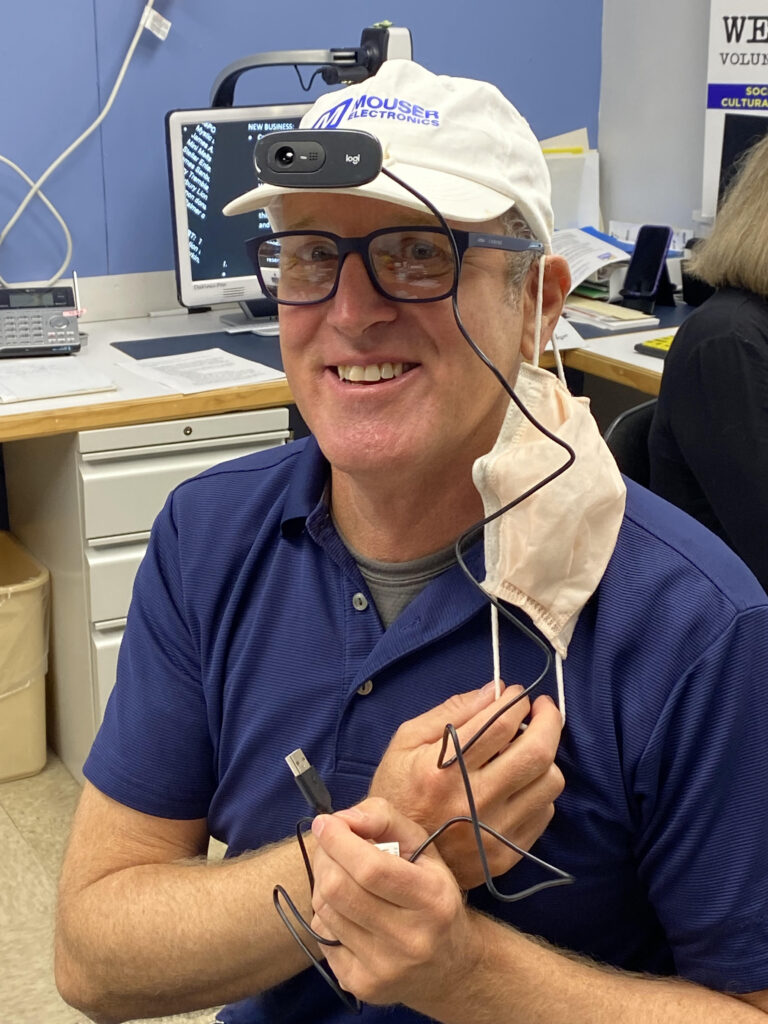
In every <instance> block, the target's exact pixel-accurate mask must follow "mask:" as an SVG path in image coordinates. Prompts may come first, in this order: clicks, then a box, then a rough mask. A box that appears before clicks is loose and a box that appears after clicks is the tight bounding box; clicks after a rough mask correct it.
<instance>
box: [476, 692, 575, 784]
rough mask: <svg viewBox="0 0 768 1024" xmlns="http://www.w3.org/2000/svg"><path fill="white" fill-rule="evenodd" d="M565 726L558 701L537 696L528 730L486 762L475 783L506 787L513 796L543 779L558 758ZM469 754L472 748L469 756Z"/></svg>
mask: <svg viewBox="0 0 768 1024" xmlns="http://www.w3.org/2000/svg"><path fill="white" fill-rule="evenodd" d="M509 713H510V712H507V714H509ZM562 727H563V726H562V719H561V717H560V712H559V711H558V709H557V707H556V705H555V704H554V702H553V701H552V700H551V699H550V698H549V697H539V698H537V700H535V701H534V703H533V707H532V708H531V717H530V720H529V722H528V727H527V728H526V730H525V732H523V733H521V734H520V735H519V736H518V737H517V738H516V739H515V741H514V742H513V743H510V744H508V745H507V746H506V747H505V749H504V750H503V751H502V752H501V753H500V754H499V756H498V757H497V758H495V759H494V760H492V761H489V762H488V763H487V764H485V766H484V767H483V769H482V771H481V772H480V774H479V777H476V779H475V781H474V786H475V787H477V786H478V784H481V785H482V786H483V789H486V788H490V789H492V790H493V789H496V788H499V789H503V788H504V787H506V788H507V789H508V791H509V793H510V795H512V794H513V793H515V792H517V791H518V790H520V789H523V788H524V787H525V786H527V785H529V784H530V783H531V782H533V781H535V780H536V779H537V778H540V777H541V776H542V775H544V774H545V773H546V772H547V771H548V770H549V769H550V768H551V766H552V764H553V762H554V760H555V755H556V754H557V748H558V745H559V743H560V733H561V731H562ZM469 753H471V751H470V752H468V755H467V757H469ZM481 780H482V782H481ZM476 795H477V796H478V797H480V796H481V794H480V793H478V794H476Z"/></svg>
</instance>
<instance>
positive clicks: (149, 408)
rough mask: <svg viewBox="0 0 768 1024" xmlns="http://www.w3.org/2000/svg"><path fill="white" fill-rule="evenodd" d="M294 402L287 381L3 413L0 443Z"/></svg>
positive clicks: (0, 422) (0, 420)
mask: <svg viewBox="0 0 768 1024" xmlns="http://www.w3.org/2000/svg"><path fill="white" fill-rule="evenodd" d="M292 403H293V395H292V394H291V390H290V388H289V387H288V383H287V381H285V380H276V381H266V382H265V383H263V384H251V385H249V386H247V387H238V388H222V389H220V390H218V391H200V392H197V393H196V394H193V395H157V396H155V397H152V398H132V399H127V400H123V401H120V402H99V403H98V404H97V403H94V404H92V405H73V406H69V407H67V408H62V409H52V410H50V411H44V412H40V411H39V410H38V411H35V412H20V413H10V414H8V415H4V416H0V443H2V442H4V441H20V440H23V439H25V438H30V437H50V436H52V435H54V434H71V433H74V432H75V431H78V430H94V429H96V428H98V427H124V426H129V425H131V424H134V423H152V422H154V421H155V420H158V421H160V420H179V419H185V418H186V417H188V416H210V415H212V414H214V413H227V412H237V411H240V410H243V409H269V408H275V407H276V406H281V405H290V404H292Z"/></svg>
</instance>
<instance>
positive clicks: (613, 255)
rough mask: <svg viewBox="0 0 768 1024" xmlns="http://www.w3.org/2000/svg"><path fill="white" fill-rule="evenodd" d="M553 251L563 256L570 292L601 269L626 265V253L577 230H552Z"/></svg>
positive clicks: (627, 255) (627, 258)
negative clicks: (569, 274) (568, 270)
mask: <svg viewBox="0 0 768 1024" xmlns="http://www.w3.org/2000/svg"><path fill="white" fill-rule="evenodd" d="M552 252H553V253H554V254H555V255H556V256H563V257H564V258H565V259H566V260H567V261H568V266H569V267H570V269H571V291H573V289H574V288H577V287H578V286H579V285H580V284H581V283H582V282H583V281H586V279H587V278H588V277H591V276H592V275H593V274H596V273H597V272H598V271H599V270H601V269H603V268H604V267H610V266H612V265H614V264H619V263H621V264H624V265H626V264H627V263H628V262H629V254H628V253H626V252H625V251H624V250H623V249H620V248H619V247H618V246H617V245H611V243H610V242H606V241H604V240H603V239H602V238H596V237H595V236H594V235H590V234H589V232H587V231H581V230H580V229H579V228H566V229H565V230H564V231H555V233H554V234H553V236H552Z"/></svg>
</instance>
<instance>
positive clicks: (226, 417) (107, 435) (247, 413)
mask: <svg viewBox="0 0 768 1024" xmlns="http://www.w3.org/2000/svg"><path fill="white" fill-rule="evenodd" d="M287 429H288V410H287V409H284V408H280V409H245V410H243V411H242V412H227V413H221V414H220V415H218V416H192V417H189V418H188V419H183V420H162V421H160V422H154V423H135V424H132V425H131V426H128V427H104V428H102V429H99V430H84V431H81V433H80V434H78V436H77V446H78V450H79V451H81V452H109V451H113V450H114V449H117V448H143V447H146V446H147V445H157V444H176V443H182V444H194V443H195V441H199V440H202V439H204V438H220V439H224V438H228V437H242V436H243V435H245V434H261V433H273V432H274V431H276V430H287Z"/></svg>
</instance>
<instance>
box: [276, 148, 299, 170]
mask: <svg viewBox="0 0 768 1024" xmlns="http://www.w3.org/2000/svg"><path fill="white" fill-rule="evenodd" d="M295 155H296V154H295V153H294V152H293V150H292V149H291V147H290V146H281V147H280V149H278V151H277V152H276V153H275V163H278V164H280V166H281V167H290V165H291V164H292V163H293V159H294V157H295Z"/></svg>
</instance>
